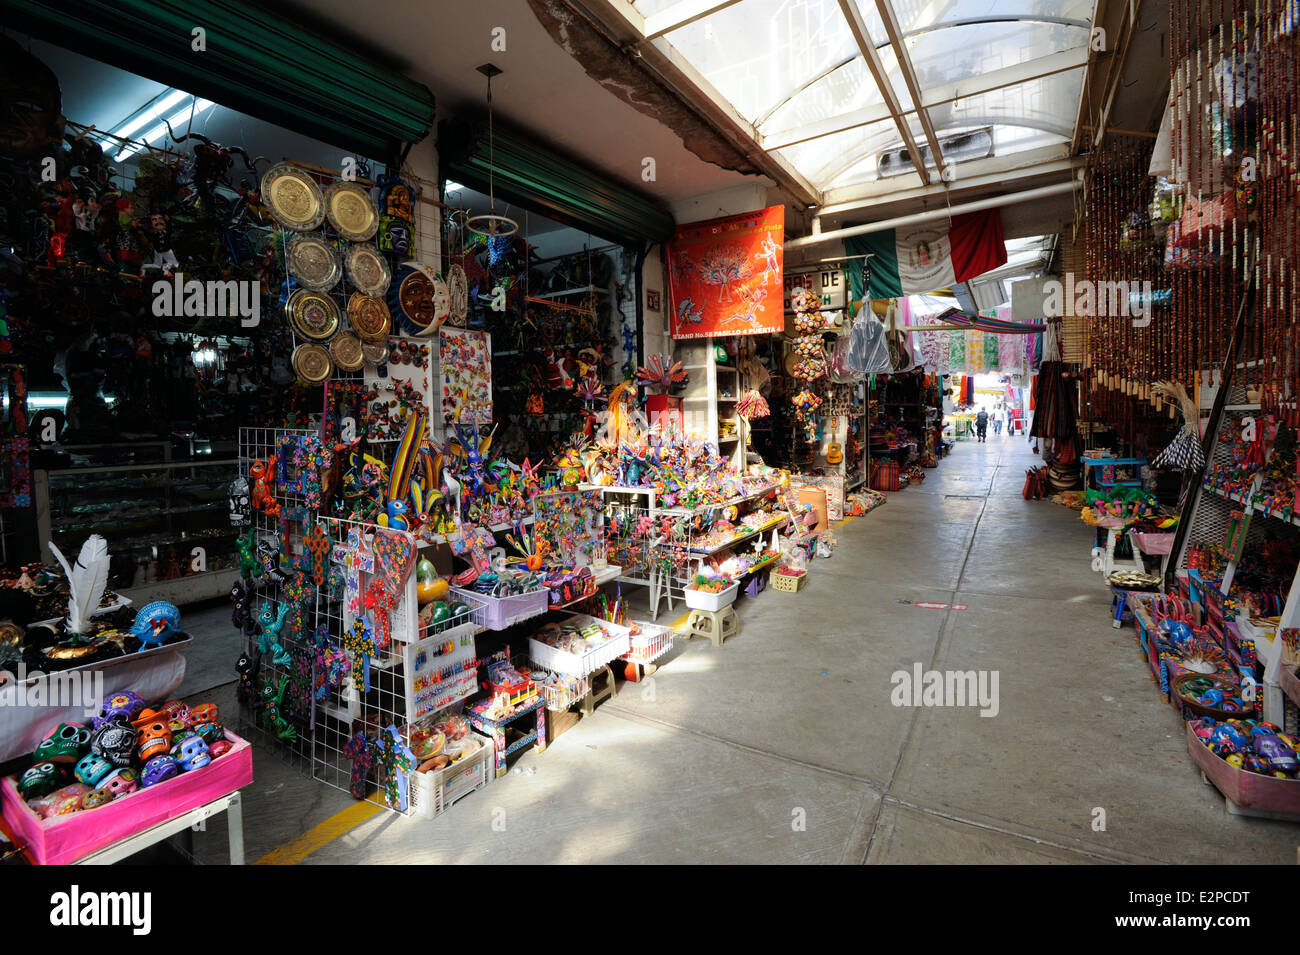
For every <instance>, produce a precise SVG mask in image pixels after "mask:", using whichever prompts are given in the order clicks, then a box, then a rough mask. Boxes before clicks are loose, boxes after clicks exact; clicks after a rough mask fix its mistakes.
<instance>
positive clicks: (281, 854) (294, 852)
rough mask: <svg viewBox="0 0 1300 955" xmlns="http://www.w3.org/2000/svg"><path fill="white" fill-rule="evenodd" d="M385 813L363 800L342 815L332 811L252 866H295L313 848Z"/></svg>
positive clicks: (328, 842)
mask: <svg viewBox="0 0 1300 955" xmlns="http://www.w3.org/2000/svg"><path fill="white" fill-rule="evenodd" d="M386 811H387V810H385V809H384V807H383V806H379V805H376V804H375V803H372V802H365V801H364V800H363V801H361V802H357V803H353V804H352V805H351V806H348V808H347V809H344V810H343V811H342V812H336V813H335V814H334V815H332V816H330V817H329V818H328V819H326V820H325V821H324V822H321V823H317V824H316V825H314V826H312V827H311V828H310V829H308V830H307V831H306V832H304V833H303V834H302V835H300V836H299V837H298V838H296V839H294V840H292V841H290V842H286V843H285V844H284V845H282V846H280V848H278V849H272V850H271V851H270V852H268V853H267V854H266V855H264V856H262V858H260V859H258V860H257V861H256V862H254V863H253V865H297V864H298V863H299V862H301V861H302V860H303V859H305V858H307V857H308V856H309V855H311V854H312V853H313V852H315V851H316V850H317V849H320V848H322V847H324V846H327V845H329V844H330V843H331V842H333V841H334V840H335V839H337V838H338V837H339V836H341V835H344V834H346V833H349V832H351V831H352V830H353V829H355V828H356V827H357V826H359V825H361V824H362V823H363V822H365V821H366V820H367V819H373V818H374V817H375V816H377V815H379V813H381V812H386Z"/></svg>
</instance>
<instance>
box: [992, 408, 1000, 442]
mask: <svg viewBox="0 0 1300 955" xmlns="http://www.w3.org/2000/svg"><path fill="white" fill-rule="evenodd" d="M993 433H994V434H996V435H999V436H1000V435H1001V434H1002V405H1000V404H999V405H997V406H996V407H994V409H993Z"/></svg>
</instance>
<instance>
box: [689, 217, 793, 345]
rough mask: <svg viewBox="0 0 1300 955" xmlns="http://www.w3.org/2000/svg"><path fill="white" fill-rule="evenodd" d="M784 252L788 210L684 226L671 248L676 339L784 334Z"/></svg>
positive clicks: (711, 220)
mask: <svg viewBox="0 0 1300 955" xmlns="http://www.w3.org/2000/svg"><path fill="white" fill-rule="evenodd" d="M784 247H785V207H784V206H772V207H770V208H767V209H759V210H757V211H755V212H747V213H745V214H744V215H738V216H727V217H726V218H723V219H710V220H709V221H708V222H692V223H689V224H687V225H681V226H678V227H677V232H676V233H675V234H674V235H673V238H672V241H671V242H669V243H668V302H669V306H670V309H671V311H670V315H669V322H670V328H671V330H672V336H673V338H711V337H713V336H715V335H775V334H779V333H780V332H781V331H782V330H783V329H784V328H785V315H784V306H783V303H782V284H781V280H782V275H781V268H782V260H783V249H784Z"/></svg>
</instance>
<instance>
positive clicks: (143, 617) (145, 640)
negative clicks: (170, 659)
mask: <svg viewBox="0 0 1300 955" xmlns="http://www.w3.org/2000/svg"><path fill="white" fill-rule="evenodd" d="M180 625H181V612H180V611H179V610H178V609H176V605H175V604H170V603H168V602H167V601H165V600H155V601H153V602H152V603H147V604H145V605H144V606H143V607H141V608H140V612H139V613H137V614H136V615H135V623H134V624H132V625H131V633H132V634H133V635H134V636H135V637H136V639H138V640H139V641H140V649H141V650H149V649H152V648H153V647H161V646H162V645H163V644H164V643H166V642H167V639H168V638H169V637H170V636H171V635H172V634H173V633H175V632H176V631H177V630H179V629H180Z"/></svg>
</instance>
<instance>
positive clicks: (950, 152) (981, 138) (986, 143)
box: [876, 126, 993, 179]
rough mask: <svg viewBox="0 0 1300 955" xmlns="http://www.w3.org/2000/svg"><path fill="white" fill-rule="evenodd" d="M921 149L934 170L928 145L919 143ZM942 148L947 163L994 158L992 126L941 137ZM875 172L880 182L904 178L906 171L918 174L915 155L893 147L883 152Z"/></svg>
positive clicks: (929, 165)
mask: <svg viewBox="0 0 1300 955" xmlns="http://www.w3.org/2000/svg"><path fill="white" fill-rule="evenodd" d="M917 145H918V146H919V147H920V150H921V160H922V161H923V162H924V163H925V165H926V166H927V167H928V168H930V169H934V168H935V164H934V156H932V155H931V152H930V146H929V144H928V143H917ZM939 148H940V149H941V150H942V151H943V158H944V160H945V161H946V162H969V161H970V160H972V159H985V158H987V157H989V156H992V155H993V127H992V126H985V127H983V128H981V129H972V130H968V131H967V132H964V133H951V134H949V135H947V136H940V137H939ZM876 169H877V170H878V172H879V175H880V178H881V179H887V178H889V177H890V176H901V175H903V173H906V172H915V171H916V165H915V164H914V163H913V162H912V156H911V154H910V153H908V151H907V147H905V146H903V145H901V144H900V145H898V146H893V147H891V148H889V149H886V150H885V151H884V152H882V153H881V154H880V155H879V156H878V157H877V159H876Z"/></svg>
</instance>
